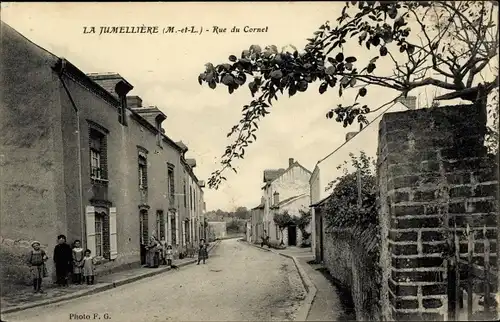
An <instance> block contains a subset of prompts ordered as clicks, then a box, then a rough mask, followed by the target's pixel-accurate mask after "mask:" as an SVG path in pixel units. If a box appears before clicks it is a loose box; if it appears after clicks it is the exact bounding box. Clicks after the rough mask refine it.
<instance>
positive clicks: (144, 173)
mask: <svg viewBox="0 0 500 322" xmlns="http://www.w3.org/2000/svg"><path fill="white" fill-rule="evenodd" d="M147 188H148V168H147V159H146V157H145V156H143V155H139V189H141V190H146V189H147Z"/></svg>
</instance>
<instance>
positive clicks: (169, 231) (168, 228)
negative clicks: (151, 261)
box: [165, 211, 173, 245]
mask: <svg viewBox="0 0 500 322" xmlns="http://www.w3.org/2000/svg"><path fill="white" fill-rule="evenodd" d="M165 227H166V232H167V238H166V239H167V243H168V244H169V245H172V232H173V230H172V213H171V212H170V211H169V212H167V222H166V223H165Z"/></svg>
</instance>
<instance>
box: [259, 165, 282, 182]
mask: <svg viewBox="0 0 500 322" xmlns="http://www.w3.org/2000/svg"><path fill="white" fill-rule="evenodd" d="M285 171H286V170H285V169H283V168H281V169H266V170H264V182H269V181H274V180H275V179H277V178H279V177H280V176H281V175H282V174H283V173H285Z"/></svg>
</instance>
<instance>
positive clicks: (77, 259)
mask: <svg viewBox="0 0 500 322" xmlns="http://www.w3.org/2000/svg"><path fill="white" fill-rule="evenodd" d="M72 254H73V256H72V257H73V283H75V284H82V282H83V280H82V271H83V257H84V256H85V254H84V251H83V248H82V247H81V242H80V241H79V240H78V239H77V240H75V242H74V243H73V253H72Z"/></svg>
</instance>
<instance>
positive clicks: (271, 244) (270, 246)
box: [267, 240, 286, 249]
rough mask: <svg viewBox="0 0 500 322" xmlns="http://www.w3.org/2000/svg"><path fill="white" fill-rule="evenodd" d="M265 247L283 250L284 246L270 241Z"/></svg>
mask: <svg viewBox="0 0 500 322" xmlns="http://www.w3.org/2000/svg"><path fill="white" fill-rule="evenodd" d="M267 247H269V248H273V249H285V248H286V246H285V245H282V244H281V242H280V241H279V240H270V241H268V242H267Z"/></svg>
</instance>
